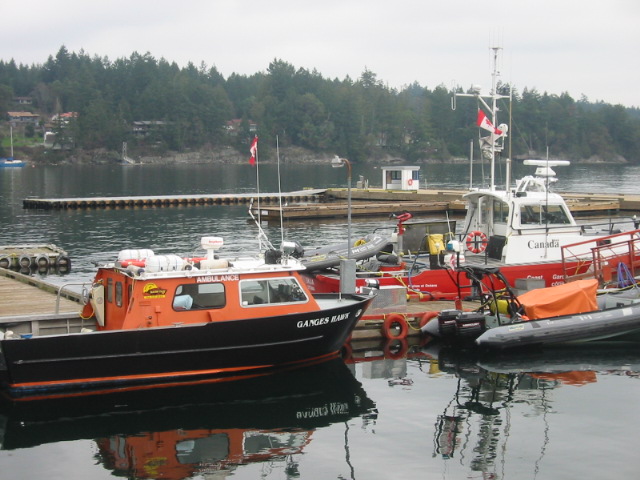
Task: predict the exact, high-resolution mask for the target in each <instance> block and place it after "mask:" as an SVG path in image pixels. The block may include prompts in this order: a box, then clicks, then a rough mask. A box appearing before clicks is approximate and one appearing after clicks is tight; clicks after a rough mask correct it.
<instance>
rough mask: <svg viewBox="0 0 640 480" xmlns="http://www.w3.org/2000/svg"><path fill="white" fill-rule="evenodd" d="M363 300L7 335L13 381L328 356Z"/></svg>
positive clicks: (184, 375) (158, 375) (68, 381)
mask: <svg viewBox="0 0 640 480" xmlns="http://www.w3.org/2000/svg"><path fill="white" fill-rule="evenodd" d="M358 298H359V299H360V301H359V302H357V303H351V302H350V303H345V306H344V307H338V308H335V309H331V310H325V311H322V312H312V313H304V314H294V315H284V316H280V317H268V318H259V319H248V320H234V321H226V322H212V323H206V324H199V325H177V326H175V327H168V328H153V329H139V330H120V331H103V332H93V333H81V334H71V335H56V336H48V337H33V338H30V339H20V340H3V341H2V352H3V354H4V361H5V366H4V368H5V369H6V372H5V373H6V379H5V383H6V386H7V387H8V389H9V391H10V392H11V394H13V395H21V394H30V393H31V392H36V391H41V390H47V391H52V390H60V389H87V388H104V387H108V386H110V385H120V384H142V383H158V382H169V381H178V380H185V379H190V380H193V379H195V378H198V377H211V376H225V375H226V376H228V375H237V374H240V373H241V372H258V371H260V370H265V369H273V368H277V367H281V366H285V365H289V364H295V363H296V362H303V361H306V360H309V359H314V358H320V357H323V356H327V355H331V354H334V353H336V352H338V351H339V350H340V348H341V347H342V345H343V344H344V343H345V341H346V339H347V338H348V336H349V335H350V333H351V332H352V330H353V328H354V327H355V325H356V323H357V321H358V319H359V316H360V315H361V314H362V313H363V311H364V310H366V307H367V306H368V304H369V302H370V301H371V299H369V298H364V297H358ZM343 317H345V318H344V319H342V318H343ZM337 318H340V319H341V320H338V321H331V320H332V319H337ZM324 319H326V321H325V320H324ZM319 320H320V321H319Z"/></svg>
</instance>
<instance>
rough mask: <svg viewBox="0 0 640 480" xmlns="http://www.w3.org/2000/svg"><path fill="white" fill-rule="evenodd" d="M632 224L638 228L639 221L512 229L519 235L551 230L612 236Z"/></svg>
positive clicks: (617, 220) (639, 226)
mask: <svg viewBox="0 0 640 480" xmlns="http://www.w3.org/2000/svg"><path fill="white" fill-rule="evenodd" d="M631 224H633V226H634V227H633V228H635V229H638V228H640V221H638V220H637V219H634V218H633V217H620V218H616V219H607V220H603V221H599V222H598V221H596V222H589V223H576V224H553V223H549V224H544V223H541V224H532V225H523V226H520V227H519V228H514V230H515V231H517V232H518V233H519V234H527V233H537V232H540V231H544V232H547V231H549V230H553V231H554V232H559V233H574V232H576V231H580V232H581V233H582V234H585V235H591V234H593V235H603V234H609V235H613V234H615V233H616V230H628V229H629V225H631Z"/></svg>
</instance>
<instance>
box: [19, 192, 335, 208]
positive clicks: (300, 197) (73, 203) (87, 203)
mask: <svg viewBox="0 0 640 480" xmlns="http://www.w3.org/2000/svg"><path fill="white" fill-rule="evenodd" d="M325 191H326V189H308V190H299V191H295V192H287V193H281V194H280V193H261V194H256V193H231V194H223V193H220V194H196V195H151V196H132V197H84V198H80V197H78V198H35V197H30V198H26V199H24V200H23V201H22V207H23V208H25V209H41V210H67V209H89V208H131V207H178V206H194V205H238V204H246V203H250V202H251V201H252V200H254V201H258V199H260V202H264V203H280V201H282V202H313V201H319V200H320V198H321V196H322V195H323V194H324V192H325Z"/></svg>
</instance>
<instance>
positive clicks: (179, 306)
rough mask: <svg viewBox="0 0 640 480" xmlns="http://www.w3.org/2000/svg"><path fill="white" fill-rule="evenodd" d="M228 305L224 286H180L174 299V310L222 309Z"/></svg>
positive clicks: (198, 284) (197, 284) (204, 284)
mask: <svg viewBox="0 0 640 480" xmlns="http://www.w3.org/2000/svg"><path fill="white" fill-rule="evenodd" d="M226 304H227V296H226V294H225V289H224V284H222V283H188V284H184V285H179V286H178V288H176V293H175V296H174V297H173V309H174V310H199V309H210V308H222V307H224V306H225V305H226Z"/></svg>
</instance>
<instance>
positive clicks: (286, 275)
mask: <svg viewBox="0 0 640 480" xmlns="http://www.w3.org/2000/svg"><path fill="white" fill-rule="evenodd" d="M157 257H158V256H154V258H157ZM251 261H252V260H251V259H247V260H245V261H243V260H239V261H236V262H234V265H232V266H229V267H227V268H224V269H218V270H207V271H206V272H203V271H199V270H194V271H193V272H192V273H190V274H188V273H187V274H185V271H184V270H175V271H172V270H169V271H155V272H154V271H151V272H149V271H145V269H143V268H140V267H136V266H133V265H132V266H129V265H126V266H124V265H123V264H122V263H120V264H113V265H110V266H104V267H101V268H100V270H99V272H98V275H97V277H96V280H95V282H94V288H93V292H92V297H93V298H92V302H91V307H92V308H93V312H94V314H95V315H96V318H97V319H98V324H99V325H100V329H101V330H122V329H132V328H153V327H161V326H171V325H178V324H189V323H207V322H214V321H229V320H235V319H238V318H260V317H269V316H274V315H285V314H287V313H301V312H311V311H316V310H318V308H319V307H318V304H317V302H316V300H315V299H314V298H313V296H312V295H311V294H310V293H309V292H308V291H307V287H306V285H305V282H304V281H303V280H302V279H301V278H300V276H299V273H298V270H299V269H301V268H302V267H299V266H297V264H293V265H291V266H287V265H281V264H275V265H268V264H266V265H265V264H261V265H256V266H255V267H252V265H250V263H251ZM96 284H98V285H99V286H98V288H96V286H95V285H96Z"/></svg>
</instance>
